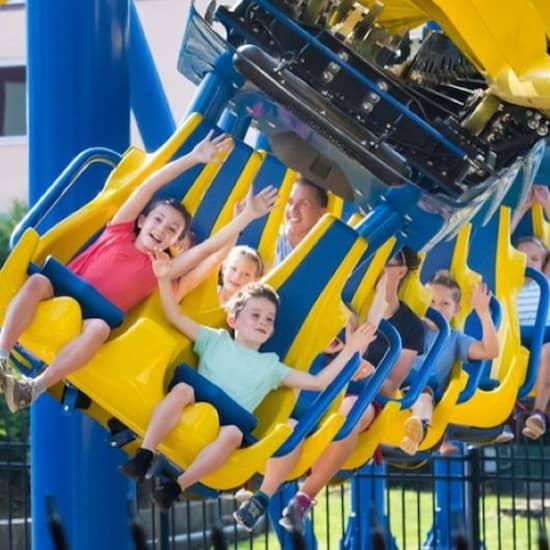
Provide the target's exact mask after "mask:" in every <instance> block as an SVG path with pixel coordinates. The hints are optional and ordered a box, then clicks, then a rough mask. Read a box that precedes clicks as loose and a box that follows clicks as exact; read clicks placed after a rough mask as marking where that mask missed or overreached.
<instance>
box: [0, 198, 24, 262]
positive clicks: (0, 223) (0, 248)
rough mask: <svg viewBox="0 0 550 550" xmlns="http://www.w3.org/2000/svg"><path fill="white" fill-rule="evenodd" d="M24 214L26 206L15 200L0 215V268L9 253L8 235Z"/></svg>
mask: <svg viewBox="0 0 550 550" xmlns="http://www.w3.org/2000/svg"><path fill="white" fill-rule="evenodd" d="M26 212H27V206H26V205H25V203H24V202H23V201H21V200H19V199H15V200H14V201H13V202H12V203H11V204H10V207H9V210H8V211H7V212H6V213H4V214H0V266H2V265H4V262H5V261H6V258H7V257H8V255H9V253H10V249H9V242H10V235H11V233H12V231H13V229H14V227H15V226H16V225H17V224H18V223H19V221H20V220H21V219H22V218H23V216H24V215H25V213H26Z"/></svg>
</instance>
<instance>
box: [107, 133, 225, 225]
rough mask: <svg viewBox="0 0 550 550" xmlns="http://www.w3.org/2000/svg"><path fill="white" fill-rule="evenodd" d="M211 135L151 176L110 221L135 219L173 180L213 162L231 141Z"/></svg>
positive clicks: (122, 221)
mask: <svg viewBox="0 0 550 550" xmlns="http://www.w3.org/2000/svg"><path fill="white" fill-rule="evenodd" d="M213 133H214V132H213V130H212V131H211V132H209V134H208V135H207V136H206V137H205V138H204V139H203V140H202V141H201V142H200V143H198V144H197V145H196V146H195V147H194V148H193V150H192V151H191V152H190V153H188V154H187V155H184V156H183V157H180V158H178V159H176V160H173V161H172V162H169V163H168V164H166V165H165V166H163V167H162V168H160V169H159V170H157V171H156V172H154V173H153V174H151V175H150V176H149V177H148V178H147V179H146V180H145V181H144V182H143V183H142V184H141V185H140V186H139V187H137V188H136V189H135V190H134V192H133V193H132V194H131V195H130V196H129V197H128V200H127V201H126V202H125V203H124V204H123V205H122V206H121V207H120V209H119V210H118V212H117V213H116V214H115V216H114V217H113V220H112V221H113V222H114V223H124V222H130V221H133V220H135V219H137V217H138V216H139V215H140V214H141V212H142V211H143V209H144V208H145V206H146V205H147V203H148V202H149V201H150V200H151V199H152V198H153V195H154V194H155V193H156V192H157V191H158V190H159V189H161V188H162V187H164V186H165V185H167V184H168V183H170V182H171V181H172V180H173V179H174V178H176V177H178V176H179V175H180V174H182V173H183V172H185V171H186V170H189V168H192V167H193V166H195V165H196V164H199V163H201V162H203V163H208V162H215V161H216V160H217V158H218V156H219V154H220V153H222V152H223V151H225V150H227V149H228V148H229V147H230V145H231V143H232V140H231V138H229V137H227V136H226V135H223V134H222V135H220V136H218V137H217V138H215V139H212V135H213Z"/></svg>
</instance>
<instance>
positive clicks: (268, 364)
mask: <svg viewBox="0 0 550 550" xmlns="http://www.w3.org/2000/svg"><path fill="white" fill-rule="evenodd" d="M193 349H194V350H195V352H196V353H197V354H198V356H199V366H198V369H197V370H198V373H199V374H200V375H202V376H204V377H205V378H206V379H208V380H210V382H213V383H214V384H216V385H217V386H219V387H220V388H221V389H222V390H223V391H225V393H227V395H229V396H230V397H231V398H232V399H233V400H235V401H236V402H237V403H238V404H239V405H240V406H241V407H243V408H244V409H246V410H247V411H249V412H253V411H254V409H255V408H256V407H257V406H258V405H259V404H260V402H261V401H262V399H263V398H264V397H265V396H266V395H267V394H268V393H269V392H270V391H271V390H274V389H276V388H278V387H279V386H280V385H281V383H282V381H283V379H284V378H285V376H286V375H287V374H288V373H289V371H290V368H289V367H287V366H286V365H284V364H283V363H281V362H280V361H279V356H278V355H277V354H276V353H261V352H259V351H255V350H251V349H249V348H245V347H244V346H241V345H240V344H238V343H237V342H235V340H233V338H231V336H230V335H229V333H228V332H227V331H226V330H223V329H212V328H210V327H205V326H201V327H200V328H199V332H198V334H197V339H196V340H195V345H194V347H193Z"/></svg>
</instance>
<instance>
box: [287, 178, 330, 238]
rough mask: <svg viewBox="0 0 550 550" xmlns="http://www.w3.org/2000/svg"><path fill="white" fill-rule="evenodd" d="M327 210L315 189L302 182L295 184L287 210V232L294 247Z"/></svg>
mask: <svg viewBox="0 0 550 550" xmlns="http://www.w3.org/2000/svg"><path fill="white" fill-rule="evenodd" d="M325 210H326V208H324V207H323V206H322V205H321V204H320V199H319V194H318V192H317V190H316V189H315V188H314V187H312V186H311V185H308V184H304V183H300V182H297V183H295V184H294V186H293V188H292V191H291V193H290V197H289V199H288V202H287V204H286V208H285V230H286V234H287V236H288V238H289V240H290V243H291V244H292V246H296V245H297V244H298V243H299V242H300V240H302V239H303V238H304V237H305V235H306V234H307V233H308V232H309V231H310V229H311V228H312V227H313V226H314V225H315V224H316V223H317V222H318V221H319V218H320V217H321V216H322V215H323V214H324V213H325Z"/></svg>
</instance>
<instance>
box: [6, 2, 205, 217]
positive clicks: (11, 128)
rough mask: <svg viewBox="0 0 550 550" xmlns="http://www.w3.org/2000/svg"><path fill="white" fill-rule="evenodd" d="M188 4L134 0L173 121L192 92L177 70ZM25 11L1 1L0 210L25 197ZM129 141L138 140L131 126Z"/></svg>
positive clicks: (15, 5) (139, 141) (26, 167)
mask: <svg viewBox="0 0 550 550" xmlns="http://www.w3.org/2000/svg"><path fill="white" fill-rule="evenodd" d="M202 3H204V2H200V4H202ZM189 4H190V0H137V1H136V6H137V9H138V13H139V15H140V19H141V23H142V25H143V27H144V29H145V33H146V35H147V39H148V41H149V46H150V48H151V51H152V53H153V56H154V58H155V62H156V65H157V70H158V72H159V74H160V77H161V80H162V82H163V85H164V89H165V92H166V94H167V96H168V99H169V101H170V106H171V108H172V113H173V114H174V118H175V120H176V121H178V120H180V118H181V116H182V113H183V112H184V111H185V107H186V103H187V102H188V101H189V99H190V98H191V97H192V95H193V92H194V86H193V85H192V84H191V83H190V82H188V81H187V80H186V79H185V78H184V77H183V76H182V75H181V74H180V73H178V72H177V69H176V64H177V59H178V52H179V48H180V44H181V39H182V36H183V31H184V28H185V22H186V20H187V13H188V10H189ZM25 16H26V10H25V2H24V1H22V0H8V1H7V3H3V2H2V0H0V212H3V211H6V210H7V209H8V207H9V204H10V203H11V201H12V200H13V199H14V198H22V199H25V200H26V197H27V179H28V166H27V137H26V121H25V111H26V107H25V106H26V103H25V88H26V86H25V66H26V23H25ZM131 141H132V143H133V144H135V145H140V143H141V140H140V137H139V135H138V132H137V130H136V128H135V125H133V127H132V137H131ZM97 145H102V144H100V143H98V144H97Z"/></svg>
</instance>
